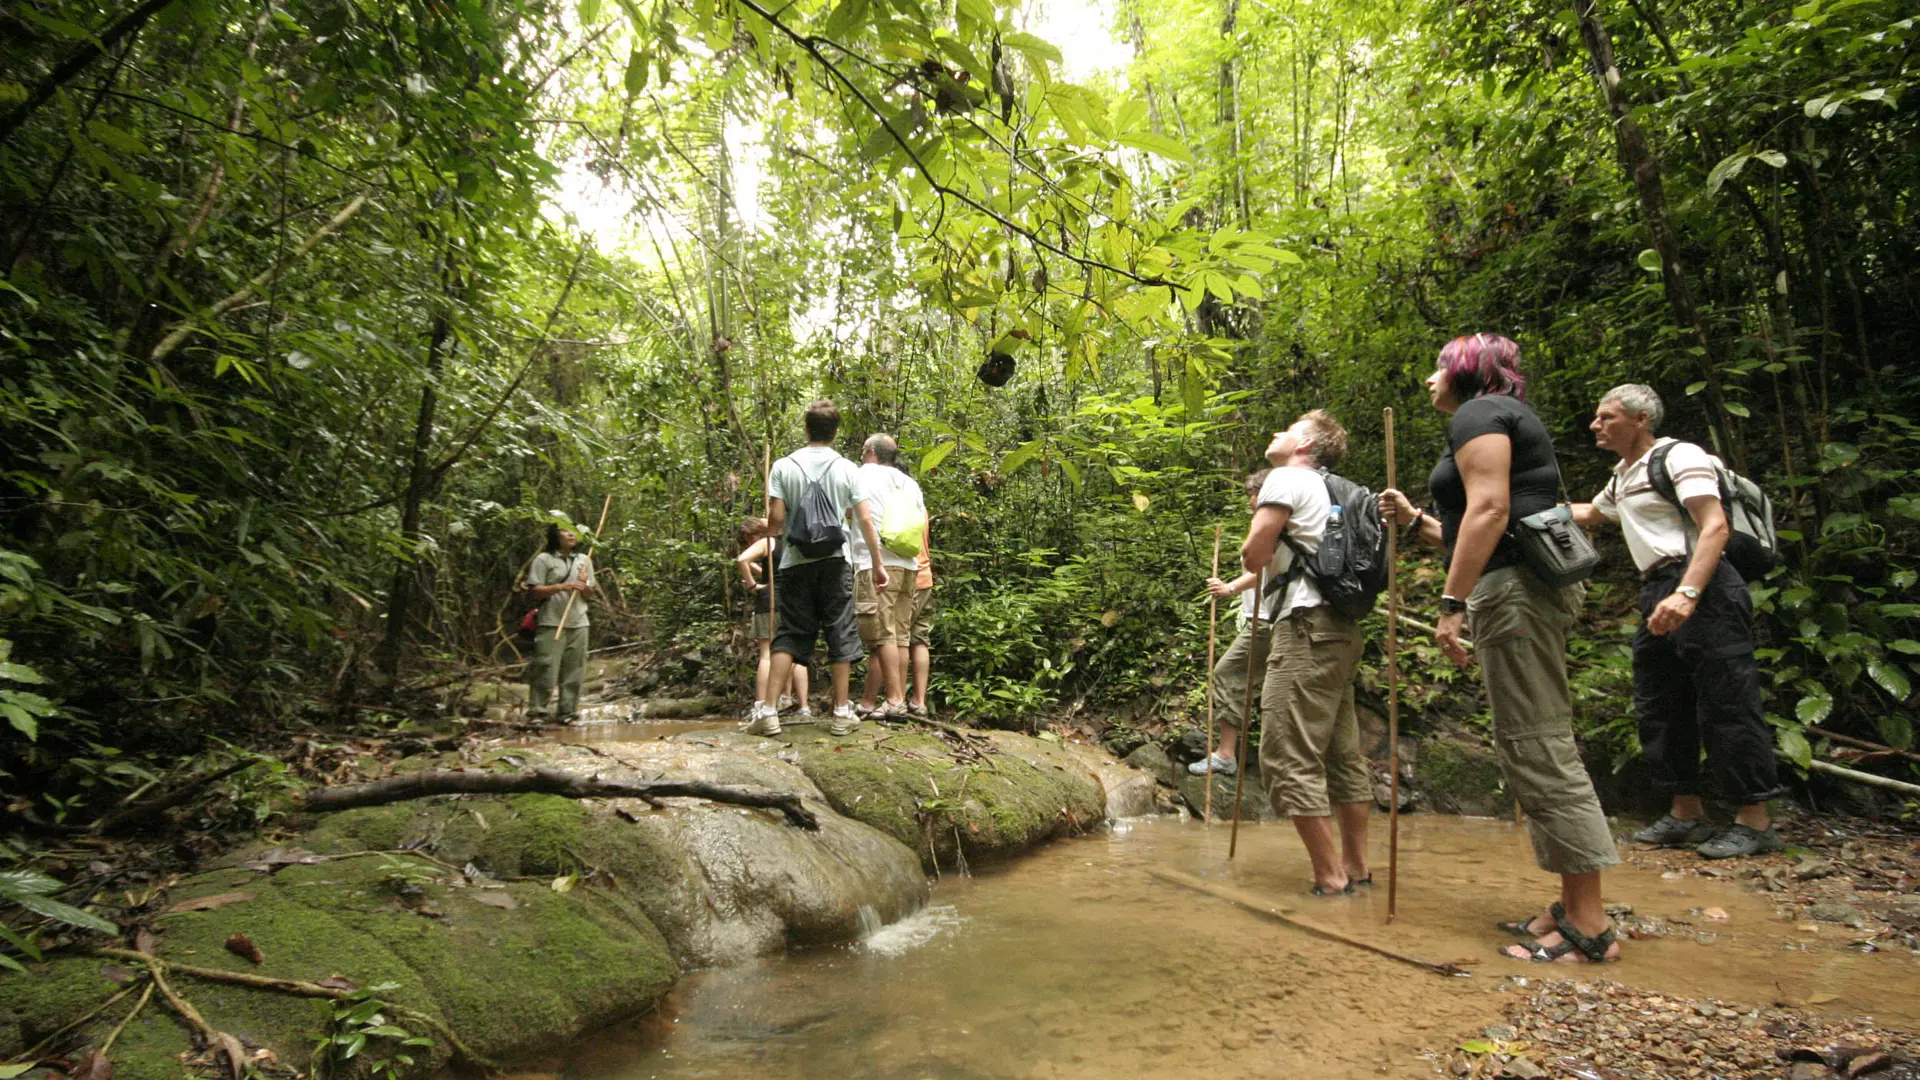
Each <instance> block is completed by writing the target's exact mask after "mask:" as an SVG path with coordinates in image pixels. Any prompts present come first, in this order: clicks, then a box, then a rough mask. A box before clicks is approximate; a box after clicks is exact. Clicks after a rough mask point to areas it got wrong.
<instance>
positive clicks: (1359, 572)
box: [1267, 469, 1387, 620]
mask: <svg viewBox="0 0 1920 1080" xmlns="http://www.w3.org/2000/svg"><path fill="white" fill-rule="evenodd" d="M1320 477H1321V479H1322V480H1324V481H1325V482H1326V485H1327V499H1328V501H1329V502H1331V503H1332V506H1331V507H1330V508H1329V510H1328V513H1327V531H1326V532H1325V533H1323V534H1322V535H1321V537H1320V547H1319V548H1318V549H1317V550H1315V551H1313V552H1311V553H1309V552H1307V551H1305V550H1303V549H1302V548H1301V546H1300V544H1299V543H1298V542H1296V541H1295V540H1294V539H1293V537H1291V536H1288V535H1287V534H1286V532H1285V530H1282V531H1281V533H1280V538H1281V539H1282V540H1285V541H1286V543H1287V547H1289V548H1291V549H1292V550H1293V566H1292V568H1291V569H1289V570H1288V571H1287V573H1285V574H1283V575H1281V576H1280V577H1279V578H1277V579H1275V580H1274V581H1273V582H1272V583H1270V584H1269V585H1268V586H1267V591H1268V592H1270V593H1271V592H1273V591H1274V590H1276V589H1281V588H1285V587H1286V584H1287V582H1289V581H1291V580H1292V579H1293V576H1294V575H1295V574H1301V573H1304V574H1306V575H1307V576H1308V577H1309V578H1310V579H1312V581H1313V585H1314V588H1316V589H1318V590H1319V591H1320V598H1321V599H1323V600H1325V601H1326V602H1327V606H1328V607H1331V608H1332V609H1333V610H1334V611H1335V612H1336V613H1337V614H1339V615H1340V616H1341V617H1342V618H1347V619H1356V620H1357V619H1363V618H1365V617H1366V616H1367V614H1368V613H1369V612H1371V611H1372V610H1373V603H1374V601H1375V600H1376V599H1377V598H1378V597H1379V596H1380V594H1381V593H1383V592H1385V591H1386V589H1387V534H1386V531H1385V530H1384V529H1382V528H1381V526H1380V499H1379V497H1378V496H1376V495H1375V494H1374V493H1373V491H1372V489H1370V488H1368V487H1366V486H1365V485H1363V484H1356V483H1354V482H1353V481H1351V480H1349V479H1347V478H1346V477H1344V476H1341V475H1339V474H1338V473H1331V472H1328V471H1326V470H1325V469H1322V470H1320Z"/></svg>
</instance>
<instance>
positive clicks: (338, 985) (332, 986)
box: [314, 975, 360, 990]
mask: <svg viewBox="0 0 1920 1080" xmlns="http://www.w3.org/2000/svg"><path fill="white" fill-rule="evenodd" d="M314 985H315V986H324V987H326V988H327V989H329V990H358V989H360V987H359V986H358V985H357V984H355V983H354V981H353V980H352V979H349V978H347V977H345V976H343V975H329V976H327V977H326V978H324V979H321V980H320V981H319V982H317V983H314Z"/></svg>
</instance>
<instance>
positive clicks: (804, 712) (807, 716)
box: [793, 705, 813, 720]
mask: <svg viewBox="0 0 1920 1080" xmlns="http://www.w3.org/2000/svg"><path fill="white" fill-rule="evenodd" d="M793 715H795V716H797V717H799V718H800V719H802V720H811V719H813V710H812V709H809V708H807V707H806V706H805V705H802V706H800V707H799V708H797V709H795V710H793Z"/></svg>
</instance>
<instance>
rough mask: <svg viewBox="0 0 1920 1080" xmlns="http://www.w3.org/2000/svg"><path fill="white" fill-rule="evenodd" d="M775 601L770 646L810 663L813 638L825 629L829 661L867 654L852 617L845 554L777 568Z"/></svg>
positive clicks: (798, 661)
mask: <svg viewBox="0 0 1920 1080" xmlns="http://www.w3.org/2000/svg"><path fill="white" fill-rule="evenodd" d="M775 603H777V604H778V605H779V607H780V625H779V626H777V627H775V628H774V632H773V651H774V652H783V653H786V654H787V655H788V656H791V657H793V662H794V663H796V664H810V663H812V662H813V643H814V641H815V639H817V638H818V637H820V635H822V634H825V635H826V638H827V662H828V663H830V664H841V663H850V662H852V661H854V660H858V659H860V658H861V657H863V656H865V655H866V654H867V652H866V649H865V648H864V647H863V646H862V645H861V644H860V631H859V629H858V628H857V627H856V626H855V625H854V621H853V572H852V571H851V570H850V569H849V568H848V567H847V560H845V559H840V558H833V559H821V560H819V561H818V562H809V563H801V564H799V565H798V566H788V567H784V568H782V569H781V571H780V585H779V588H778V599H776V600H775Z"/></svg>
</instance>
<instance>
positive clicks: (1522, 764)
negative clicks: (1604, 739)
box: [1467, 566, 1620, 874]
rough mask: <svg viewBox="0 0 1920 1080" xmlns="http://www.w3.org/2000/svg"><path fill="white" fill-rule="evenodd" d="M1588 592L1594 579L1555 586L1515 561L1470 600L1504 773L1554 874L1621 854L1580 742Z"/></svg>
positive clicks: (1609, 862) (1537, 855)
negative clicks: (1582, 629) (1579, 640)
mask: <svg viewBox="0 0 1920 1080" xmlns="http://www.w3.org/2000/svg"><path fill="white" fill-rule="evenodd" d="M1586 595H1587V589H1586V586H1585V585H1568V586H1566V587H1565V588H1560V589H1555V588H1553V587H1551V586H1549V585H1547V584H1546V583H1545V582H1543V581H1541V580H1540V579H1539V578H1538V577H1537V576H1535V575H1534V573H1533V571H1531V570H1528V569H1526V568H1524V567H1519V566H1507V567H1502V568H1500V569H1498V570H1491V571H1488V572H1487V574H1486V576H1485V577H1482V578H1481V579H1480V583H1479V584H1478V585H1476V586H1474V589H1473V595H1471V596H1469V597H1468V598H1467V625H1468V627H1469V629H1471V631H1472V632H1473V652H1474V655H1475V656H1477V657H1478V658H1479V661H1480V677H1481V680H1482V681H1483V682H1484V683H1485V684H1486V687H1487V700H1488V701H1489V702H1490V703H1491V704H1492V706H1493V744H1494V750H1495V752H1496V753H1497V754H1498V755H1499V758H1500V771H1501V772H1502V773H1503V774H1504V775H1505V776H1506V780H1507V789H1508V790H1509V791H1511V792H1513V796H1514V798H1516V799H1518V800H1519V802H1520V808H1521V809H1522V810H1525V811H1526V813H1527V833H1528V835H1529V836H1530V837H1531V838H1532V839H1533V857H1534V861H1536V862H1537V863H1539V865H1540V869H1542V870H1545V871H1547V872H1548V873H1550V874H1585V873H1590V872H1592V871H1595V870H1601V869H1605V868H1606V867H1609V866H1613V865H1615V864H1616V863H1618V862H1619V861H1620V855H1619V853H1618V852H1617V851H1615V850H1614V846H1613V833H1612V831H1611V830H1609V829H1608V828H1607V817H1606V814H1605V813H1604V812H1602V811H1601V809H1600V799H1599V797H1598V796H1597V795H1595V794H1594V791H1593V778H1592V777H1590V776H1588V775H1587V767H1586V765H1585V764H1584V763H1583V762H1582V761H1581V760H1580V748H1579V747H1578V746H1577V745H1575V743H1574V740H1573V694H1572V692H1571V690H1570V689H1569V688H1568V686H1567V628H1568V627H1570V626H1572V625H1573V620H1574V618H1575V617H1576V616H1578V615H1579V614H1580V605H1581V604H1582V603H1583V602H1584V601H1585V600H1586Z"/></svg>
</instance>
